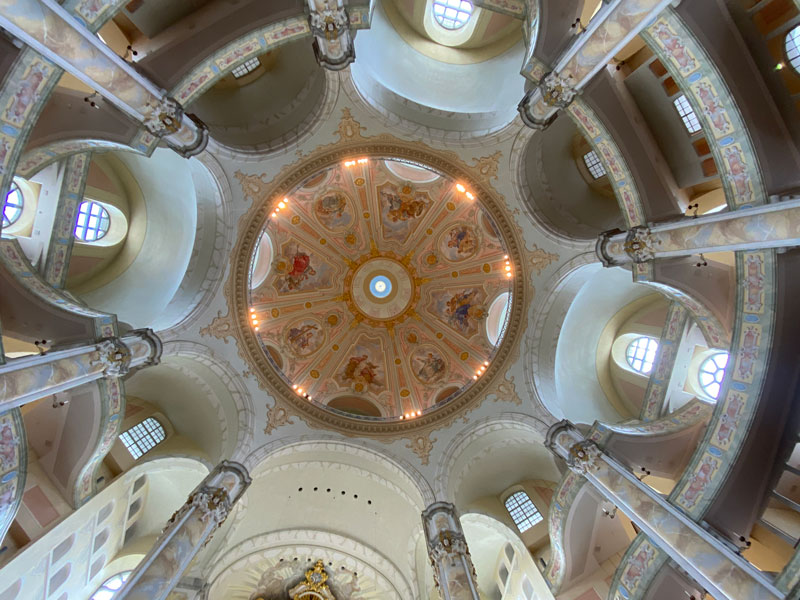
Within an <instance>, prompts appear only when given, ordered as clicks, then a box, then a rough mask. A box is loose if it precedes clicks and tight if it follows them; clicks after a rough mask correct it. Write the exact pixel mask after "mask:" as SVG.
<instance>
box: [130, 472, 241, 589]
mask: <svg viewBox="0 0 800 600" xmlns="http://www.w3.org/2000/svg"><path fill="white" fill-rule="evenodd" d="M250 481H251V479H250V476H249V474H248V473H247V469H245V468H244V466H243V465H241V464H239V463H237V462H232V461H227V460H223V461H222V462H221V463H220V464H219V465H217V466H216V468H215V469H214V470H213V471H211V473H209V474H208V476H207V477H206V478H205V479H204V480H203V481H202V482H201V483H200V485H198V486H197V487H196V488H195V489H194V491H193V492H192V493H191V494H190V496H189V499H188V500H187V501H186V503H185V504H184V505H183V506H182V507H181V508H180V509H178V511H177V512H176V513H175V514H174V515H172V518H171V519H170V520H169V521H168V522H167V526H166V527H165V528H164V531H163V532H162V533H161V535H160V536H159V537H158V540H157V541H156V543H155V546H153V548H152V550H150V552H148V553H147V555H146V556H145V557H144V558H143V559H142V562H141V563H139V566H138V567H136V569H135V570H134V571H133V573H131V575H130V577H129V578H128V581H126V582H125V585H123V586H122V589H120V591H119V592H118V594H117V595H116V596H115V600H164V599H165V598H166V597H167V596H169V594H170V592H171V591H172V589H173V588H174V587H175V586H176V585H177V584H178V582H179V581H180V578H181V576H182V575H183V572H184V571H185V570H186V568H187V567H188V566H189V563H190V562H191V561H192V559H193V558H194V557H195V556H196V555H197V553H198V552H199V551H200V550H201V549H202V548H203V546H205V545H206V543H207V542H208V540H209V539H211V536H212V535H214V531H216V529H217V527H219V526H220V524H222V522H223V521H225V519H226V518H227V516H228V514H229V513H230V511H231V508H233V506H234V504H236V502H237V501H238V500H239V498H241V497H242V495H243V494H244V492H245V490H246V489H247V488H248V486H249V485H250Z"/></svg>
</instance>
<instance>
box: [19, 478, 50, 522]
mask: <svg viewBox="0 0 800 600" xmlns="http://www.w3.org/2000/svg"><path fill="white" fill-rule="evenodd" d="M22 502H23V503H24V504H25V506H26V507H27V508H28V510H29V511H31V514H32V515H33V516H34V518H35V519H36V520H37V521H38V522H39V525H41V526H42V527H47V526H48V525H49V524H50V523H52V522H53V521H55V520H56V519H57V518H58V511H57V510H56V508H55V506H53V503H52V502H50V500H49V499H48V498H47V496H45V493H44V491H42V488H40V487H39V486H38V485H35V486H33V487H32V488H31V489H29V490H26V491H25V493H24V494H23V495H22Z"/></svg>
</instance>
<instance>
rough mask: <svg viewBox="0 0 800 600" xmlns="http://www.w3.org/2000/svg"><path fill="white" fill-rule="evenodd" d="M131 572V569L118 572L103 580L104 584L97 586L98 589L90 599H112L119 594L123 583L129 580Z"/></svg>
mask: <svg viewBox="0 0 800 600" xmlns="http://www.w3.org/2000/svg"><path fill="white" fill-rule="evenodd" d="M130 574H131V571H122V573H117V574H116V575H114V576H113V577H109V578H108V579H106V580H105V581H104V582H103V585H101V586H100V587H99V588H97V591H96V592H95V593H94V594H92V597H91V598H89V600H111V599H112V598H113V597H114V596H116V595H117V592H119V590H120V588H121V587H122V584H123V583H125V582H126V581H128V577H130Z"/></svg>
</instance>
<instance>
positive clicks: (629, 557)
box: [608, 532, 669, 600]
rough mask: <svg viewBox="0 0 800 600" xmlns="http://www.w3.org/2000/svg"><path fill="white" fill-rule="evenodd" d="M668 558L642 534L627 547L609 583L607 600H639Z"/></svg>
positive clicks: (643, 596) (647, 590)
mask: <svg viewBox="0 0 800 600" xmlns="http://www.w3.org/2000/svg"><path fill="white" fill-rule="evenodd" d="M668 558H669V556H668V555H667V553H666V552H664V551H663V550H661V549H660V548H659V547H658V546H656V545H655V544H653V542H651V541H650V538H648V537H647V535H645V534H644V533H643V532H639V534H638V535H637V536H636V538H635V539H634V540H633V542H631V545H630V546H628V549H627V550H626V551H625V554H624V555H623V556H622V560H620V562H619V565H618V566H617V569H616V571H614V578H613V579H612V581H611V585H610V586H609V587H610V592H609V596H608V597H609V600H641V599H642V598H645V597H646V595H647V592H649V591H650V585H651V584H652V583H653V580H654V579H655V577H656V575H658V573H659V572H660V571H661V568H662V567H663V566H664V565H665V564H666V562H667V559H668Z"/></svg>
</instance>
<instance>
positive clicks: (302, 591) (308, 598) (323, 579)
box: [289, 560, 336, 600]
mask: <svg viewBox="0 0 800 600" xmlns="http://www.w3.org/2000/svg"><path fill="white" fill-rule="evenodd" d="M305 578H306V580H305V581H301V582H300V583H298V584H297V585H296V586H294V587H293V588H292V589H290V590H289V596H290V597H291V598H292V600H336V599H335V596H334V595H333V592H331V589H330V588H329V587H328V584H327V581H328V573H327V572H326V571H325V563H324V562H322V561H321V560H318V561H317V562H316V564H315V565H314V568H313V569H309V570H308V571H306V574H305Z"/></svg>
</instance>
